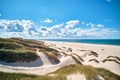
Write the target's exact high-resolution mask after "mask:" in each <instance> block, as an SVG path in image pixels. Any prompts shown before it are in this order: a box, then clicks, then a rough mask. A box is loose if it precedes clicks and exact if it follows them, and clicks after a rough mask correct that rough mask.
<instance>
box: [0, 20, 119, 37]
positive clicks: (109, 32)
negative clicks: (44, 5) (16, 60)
mask: <svg viewBox="0 0 120 80" xmlns="http://www.w3.org/2000/svg"><path fill="white" fill-rule="evenodd" d="M83 23H84V24H82V22H81V23H80V24H82V25H84V26H85V27H84V28H83V27H80V25H78V24H79V20H70V21H68V22H65V23H62V24H56V25H54V26H51V27H47V26H42V25H41V26H40V27H39V28H38V27H35V24H34V22H33V21H31V20H0V31H2V32H0V33H1V34H2V35H0V37H23V38H40V37H42V38H105V37H108V38H111V37H113V38H115V37H116V36H118V38H120V32H119V31H117V30H115V29H110V28H105V26H104V25H103V24H93V23H91V22H90V23H85V22H83ZM86 26H90V27H86ZM102 27H104V28H102Z"/></svg>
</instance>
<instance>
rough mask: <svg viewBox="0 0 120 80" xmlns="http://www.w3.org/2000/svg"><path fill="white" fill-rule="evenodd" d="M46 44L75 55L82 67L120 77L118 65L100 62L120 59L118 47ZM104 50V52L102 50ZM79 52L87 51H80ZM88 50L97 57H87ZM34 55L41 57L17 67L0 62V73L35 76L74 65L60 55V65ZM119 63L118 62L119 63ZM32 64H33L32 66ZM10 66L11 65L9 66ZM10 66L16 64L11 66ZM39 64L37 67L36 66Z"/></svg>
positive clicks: (51, 42)
mask: <svg viewBox="0 0 120 80" xmlns="http://www.w3.org/2000/svg"><path fill="white" fill-rule="evenodd" d="M46 44H47V45H49V47H51V48H54V49H57V50H59V51H62V52H66V53H67V54H71V53H75V54H77V55H79V56H80V57H81V58H83V59H84V62H82V64H84V65H92V66H94V67H100V68H105V69H108V70H110V71H112V72H113V73H116V74H118V75H120V64H117V63H115V62H108V61H107V62H105V63H103V62H102V60H104V59H106V57H108V56H118V57H120V46H111V45H97V44H82V43H69V42H53V41H46ZM68 48H72V52H69V50H68ZM102 49H104V50H102ZM80 50H87V51H80ZM89 50H92V51H94V52H97V53H98V54H99V55H98V57H95V56H93V55H91V56H89V55H88V54H89V53H90V51H89ZM36 53H37V54H38V55H39V56H40V57H41V58H40V59H38V60H36V61H34V62H30V63H26V64H23V65H24V66H23V65H21V66H19V65H18V64H19V62H18V63H5V62H4V64H3V63H1V62H0V71H3V72H16V73H28V74H37V75H44V74H47V73H50V72H54V71H56V70H57V69H59V68H61V67H63V66H66V65H69V64H75V61H74V60H73V58H72V57H71V56H67V57H65V56H64V54H62V53H60V55H59V56H58V58H59V60H60V63H59V64H56V65H55V64H54V65H53V64H52V63H51V62H50V61H49V59H48V58H47V56H46V55H44V54H43V53H41V52H39V51H38V50H37V51H36ZM90 59H96V60H98V61H99V63H97V62H95V61H91V62H89V60H90ZM119 62H120V61H119ZM33 63H34V64H33ZM10 64H11V65H10ZM12 64H16V65H17V66H15V65H12ZM38 64H39V65H38Z"/></svg>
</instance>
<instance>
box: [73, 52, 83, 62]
mask: <svg viewBox="0 0 120 80" xmlns="http://www.w3.org/2000/svg"><path fill="white" fill-rule="evenodd" d="M72 55H75V56H77V57H78V58H79V59H80V60H81V61H82V62H84V60H83V59H82V58H81V57H80V56H79V55H77V54H75V53H72Z"/></svg>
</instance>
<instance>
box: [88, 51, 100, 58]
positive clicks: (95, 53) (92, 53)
mask: <svg viewBox="0 0 120 80" xmlns="http://www.w3.org/2000/svg"><path fill="white" fill-rule="evenodd" d="M90 52H91V53H90V54H89V56H90V55H94V56H95V57H98V53H97V52H94V51H90Z"/></svg>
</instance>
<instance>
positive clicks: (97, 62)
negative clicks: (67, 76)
mask: <svg viewBox="0 0 120 80" xmlns="http://www.w3.org/2000/svg"><path fill="white" fill-rule="evenodd" d="M91 61H95V62H97V63H99V61H98V60H96V59H90V60H89V62H91Z"/></svg>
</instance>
